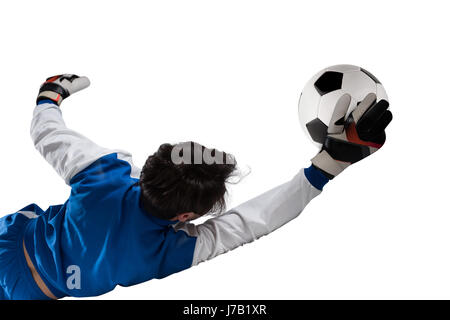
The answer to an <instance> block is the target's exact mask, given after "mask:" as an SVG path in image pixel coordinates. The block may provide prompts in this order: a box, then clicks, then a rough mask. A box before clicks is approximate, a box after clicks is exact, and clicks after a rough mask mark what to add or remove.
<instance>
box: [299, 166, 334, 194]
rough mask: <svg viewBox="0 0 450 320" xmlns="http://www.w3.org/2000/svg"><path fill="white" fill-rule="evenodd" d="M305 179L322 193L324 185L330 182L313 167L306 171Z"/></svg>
mask: <svg viewBox="0 0 450 320" xmlns="http://www.w3.org/2000/svg"><path fill="white" fill-rule="evenodd" d="M304 172H305V177H306V179H308V181H309V183H311V184H312V186H313V187H314V188H316V189H318V190H320V191H322V189H323V187H324V185H326V184H327V183H328V181H330V179H328V178H327V177H325V175H324V174H323V173H322V172H320V171H319V170H318V169H317V168H315V167H314V166H313V165H311V166H310V167H309V168H306V169H304Z"/></svg>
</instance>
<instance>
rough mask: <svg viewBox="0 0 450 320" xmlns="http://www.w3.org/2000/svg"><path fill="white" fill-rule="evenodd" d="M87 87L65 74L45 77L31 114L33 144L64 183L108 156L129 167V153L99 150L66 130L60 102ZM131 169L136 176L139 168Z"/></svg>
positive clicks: (84, 81) (80, 79)
mask: <svg viewBox="0 0 450 320" xmlns="http://www.w3.org/2000/svg"><path fill="white" fill-rule="evenodd" d="M88 86H89V79H88V78H86V77H78V76H76V75H68V74H65V75H59V76H54V77H51V78H48V79H47V81H46V82H44V83H43V84H42V86H41V88H40V91H39V95H38V98H37V106H36V108H35V109H34V112H33V120H32V122H31V130H30V131H31V138H32V140H33V143H34V145H35V147H36V149H37V150H38V151H39V152H40V153H41V154H42V156H43V157H44V158H45V159H46V160H47V162H49V163H50V165H52V167H53V168H54V169H55V170H56V172H57V173H58V174H59V175H60V176H61V177H62V178H63V179H64V181H65V182H66V183H67V184H69V183H70V180H71V179H72V178H73V177H74V176H75V175H76V174H77V173H78V172H80V171H82V170H83V169H84V168H86V167H88V166H89V165H90V164H91V163H93V162H94V161H96V160H97V159H99V158H101V157H103V156H105V155H107V154H111V153H118V157H119V158H121V159H123V160H125V161H128V162H129V163H130V164H131V165H132V161H131V155H130V154H129V153H127V152H125V151H122V150H112V149H107V148H103V147H100V146H98V145H97V144H95V143H94V142H92V141H91V140H89V139H88V138H86V137H84V136H83V135H81V134H79V133H78V132H76V131H74V130H71V129H69V128H67V127H66V124H65V123H64V120H63V117H62V113H61V109H60V107H59V106H60V104H61V102H62V101H63V100H64V99H65V98H67V97H68V96H70V95H71V94H72V93H75V92H77V91H80V90H82V89H84V88H87V87H88ZM132 170H134V171H135V172H134V175H135V176H137V175H138V171H139V169H138V168H136V167H134V166H133V165H132ZM132 175H133V174H132Z"/></svg>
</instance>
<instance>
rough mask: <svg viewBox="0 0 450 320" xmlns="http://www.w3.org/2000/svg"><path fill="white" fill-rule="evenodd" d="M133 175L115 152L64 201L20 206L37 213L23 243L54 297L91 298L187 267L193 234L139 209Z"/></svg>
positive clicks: (78, 180) (81, 177)
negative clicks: (55, 204)
mask: <svg viewBox="0 0 450 320" xmlns="http://www.w3.org/2000/svg"><path fill="white" fill-rule="evenodd" d="M130 172H131V167H130V164H129V163H128V162H126V161H123V160H120V159H118V158H117V154H116V153H113V154H109V155H106V156H103V157H101V158H99V159H98V160H97V161H95V162H94V163H92V164H91V165H90V166H88V167H87V168H86V169H84V170H82V171H81V172H79V173H78V174H76V175H75V176H74V177H73V178H72V179H71V181H70V185H71V187H72V191H71V194H70V197H69V199H68V200H67V201H66V202H65V203H64V204H63V205H58V206H51V207H49V208H48V210H47V211H45V212H43V211H42V210H41V209H40V208H39V207H38V206H36V205H30V206H28V207H27V208H24V209H23V210H32V211H34V212H36V213H37V214H39V217H38V218H36V219H31V220H30V223H29V224H28V226H27V228H26V231H25V239H24V240H25V246H26V249H27V251H28V253H29V255H30V257H31V260H32V262H33V264H34V266H35V268H36V269H37V271H38V273H39V274H40V276H41V278H42V279H43V280H44V282H45V284H46V285H47V286H48V288H49V289H50V291H52V293H53V294H54V295H56V296H57V297H58V298H60V297H63V296H75V297H85V296H95V295H99V294H103V293H106V292H108V291H111V290H112V289H114V287H115V286H117V285H121V286H130V285H134V284H137V283H141V282H144V281H147V280H150V279H153V278H163V277H166V276H168V275H170V274H172V273H175V272H179V271H181V270H184V269H186V268H189V267H190V266H191V265H192V259H193V253H194V249H195V244H196V238H195V237H192V236H189V235H188V234H187V233H185V232H184V231H182V230H180V231H177V232H176V231H175V230H174V228H173V224H174V223H175V222H173V221H168V220H161V219H159V218H157V217H155V216H152V215H151V214H150V213H147V212H146V211H144V210H143V209H142V208H141V207H140V205H139V203H140V201H139V198H140V186H139V183H138V179H135V178H131V177H130ZM75 276H79V282H77V281H76V280H74V277H75ZM77 284H79V286H77ZM74 285H75V286H76V287H75V288H74Z"/></svg>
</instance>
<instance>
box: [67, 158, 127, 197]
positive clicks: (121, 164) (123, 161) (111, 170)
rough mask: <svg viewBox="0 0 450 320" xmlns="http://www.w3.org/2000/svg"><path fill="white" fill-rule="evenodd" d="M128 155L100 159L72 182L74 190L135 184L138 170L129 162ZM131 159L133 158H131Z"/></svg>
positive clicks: (77, 175)
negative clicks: (82, 187)
mask: <svg viewBox="0 0 450 320" xmlns="http://www.w3.org/2000/svg"><path fill="white" fill-rule="evenodd" d="M127 156H128V154H126V153H122V152H113V153H110V154H107V155H104V156H102V157H100V158H98V159H97V160H96V161H94V162H93V163H91V164H90V165H89V166H87V167H86V168H84V169H83V170H81V171H80V172H79V173H78V174H76V175H75V176H74V177H73V178H72V179H71V181H70V185H71V187H72V188H77V187H81V186H84V187H87V186H93V187H96V188H98V187H100V186H102V185H109V186H114V185H117V186H120V185H124V184H128V183H127V182H129V183H135V179H136V172H133V171H136V170H133V169H134V168H133V164H132V162H131V163H130V161H127V160H128V159H127ZM130 159H131V157H130Z"/></svg>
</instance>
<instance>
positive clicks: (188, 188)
mask: <svg viewBox="0 0 450 320" xmlns="http://www.w3.org/2000/svg"><path fill="white" fill-rule="evenodd" d="M235 170H236V162H235V159H234V157H233V156H232V155H230V154H227V153H224V152H220V151H218V150H216V149H208V148H205V147H204V146H202V145H200V144H198V143H194V142H183V143H178V144H167V143H166V144H163V145H161V146H160V147H159V149H158V151H156V152H155V153H154V154H153V155H151V156H150V157H148V159H147V161H146V163H145V165H144V167H143V168H142V172H141V176H140V180H139V185H140V187H141V199H140V200H141V205H142V207H143V208H144V210H146V211H147V212H148V213H149V214H152V215H154V216H156V217H158V218H160V219H165V220H179V221H187V220H192V219H195V218H198V217H200V216H203V215H205V214H207V213H212V212H220V211H222V210H223V209H224V208H225V195H226V192H227V189H226V183H227V182H228V179H229V178H230V177H231V176H233V174H234V173H235Z"/></svg>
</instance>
